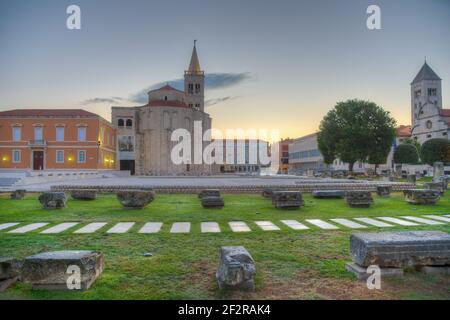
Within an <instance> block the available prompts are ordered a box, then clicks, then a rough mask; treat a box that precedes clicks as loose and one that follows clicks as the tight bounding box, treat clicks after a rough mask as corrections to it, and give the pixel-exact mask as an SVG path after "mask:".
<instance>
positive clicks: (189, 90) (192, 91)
mask: <svg viewBox="0 0 450 320" xmlns="http://www.w3.org/2000/svg"><path fill="white" fill-rule="evenodd" d="M188 93H189V94H193V93H194V84H193V83H189V84H188Z"/></svg>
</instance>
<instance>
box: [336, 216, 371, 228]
mask: <svg viewBox="0 0 450 320" xmlns="http://www.w3.org/2000/svg"><path fill="white" fill-rule="evenodd" d="M330 220H331V221H333V222H336V223H338V224H341V225H343V226H345V227H347V228H351V229H364V228H367V226H365V225H362V224H359V223H357V222H354V221H352V220H348V219H341V218H337V219H330Z"/></svg>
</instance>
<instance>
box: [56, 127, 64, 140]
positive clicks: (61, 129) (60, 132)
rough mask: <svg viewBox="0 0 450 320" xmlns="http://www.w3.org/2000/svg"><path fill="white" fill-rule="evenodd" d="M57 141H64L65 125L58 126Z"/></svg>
mask: <svg viewBox="0 0 450 320" xmlns="http://www.w3.org/2000/svg"><path fill="white" fill-rule="evenodd" d="M56 141H64V127H56Z"/></svg>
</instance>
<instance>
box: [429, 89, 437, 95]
mask: <svg viewBox="0 0 450 320" xmlns="http://www.w3.org/2000/svg"><path fill="white" fill-rule="evenodd" d="M428 95H429V96H430V97H435V96H437V90H436V88H430V89H428Z"/></svg>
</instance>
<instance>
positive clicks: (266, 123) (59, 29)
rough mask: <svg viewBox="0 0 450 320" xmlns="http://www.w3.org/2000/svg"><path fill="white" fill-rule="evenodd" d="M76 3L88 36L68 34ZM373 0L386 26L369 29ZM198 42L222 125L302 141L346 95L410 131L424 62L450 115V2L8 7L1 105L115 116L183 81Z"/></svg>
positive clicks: (307, 0) (200, 1)
mask: <svg viewBox="0 0 450 320" xmlns="http://www.w3.org/2000/svg"><path fill="white" fill-rule="evenodd" d="M70 4H77V5H79V6H80V7H81V12H82V30H78V31H71V30H68V29H67V28H66V18H67V14H66V12H65V11H66V7H67V6H68V5H70ZM369 4H378V5H379V6H380V7H381V11H382V28H383V29H382V30H376V31H369V30H368V29H367V28H366V18H367V14H366V8H367V6H368V5H369ZM193 39H198V43H197V47H198V53H199V58H200V63H201V66H202V68H203V69H204V70H205V72H207V73H216V74H218V75H216V80H217V79H219V84H218V85H216V86H214V87H213V88H212V89H211V87H210V88H209V90H207V92H206V95H207V97H206V98H207V99H208V100H213V101H215V102H217V101H221V100H222V99H223V100H224V101H223V102H220V103H216V104H214V105H212V106H209V107H207V109H206V110H207V112H209V113H210V114H211V116H212V117H213V126H214V127H217V128H222V129H224V128H234V127H242V128H249V127H253V128H269V129H270V128H279V129H280V130H281V134H282V136H291V137H297V136H300V135H302V134H307V133H310V132H312V131H314V130H316V129H317V128H318V125H319V122H320V120H321V118H322V117H323V116H324V114H325V113H326V112H327V111H328V110H329V109H330V108H332V107H333V105H334V104H335V102H336V101H341V100H345V99H349V98H361V99H369V100H373V101H375V102H377V103H379V104H380V105H382V106H383V107H385V108H386V109H388V110H389V111H391V112H392V114H393V115H394V116H395V118H397V120H398V122H399V123H401V124H407V123H408V122H409V119H410V113H409V108H410V93H409V84H410V82H411V81H412V79H413V77H414V76H415V74H416V73H417V72H418V71H419V69H420V67H421V66H422V64H423V60H424V57H425V56H427V59H428V63H429V65H430V66H431V67H432V68H433V69H434V71H436V73H437V74H438V75H439V76H440V77H441V78H442V79H443V98H444V107H447V108H450V41H449V39H450V1H449V0H385V1H382V0H378V1H376V0H372V1H367V0H347V1H346V0H323V1H320V0H303V1H302V0H292V1H288V0H280V1H262V0H227V1H215V0H183V1H182V0H179V1H161V0H159V1H137V0H128V1H125V0H123V1H118V0H108V1H106V0H82V1H75V0H71V1H66V0H40V1H35V0H27V1H25V0H0V44H1V45H0V110H6V109H13V108H38V107H45V108H56V107H65V108H74V107H76V108H79V107H82V108H84V109H86V110H90V111H94V112H97V113H99V114H101V115H102V116H104V117H105V118H107V119H109V117H110V106H111V105H112V104H113V105H132V104H133V103H132V102H128V101H125V100H118V99H119V98H120V99H130V98H133V97H136V94H138V93H140V92H142V90H143V89H145V88H148V87H151V86H154V85H155V84H157V83H161V82H166V81H170V80H174V79H179V78H180V77H182V75H183V71H184V69H185V68H186V67H187V65H188V63H189V58H190V54H191V50H192V41H193ZM217 77H218V78H217ZM223 77H231V79H232V81H231V82H226V84H228V86H225V87H223V86H221V84H222V83H223V81H222V80H221V79H222V78H223ZM228 79H229V78H228ZM211 81H212V80H211ZM221 81H222V82H221ZM113 98H115V100H114V99H113ZM93 101H105V102H97V103H87V102H93ZM108 101H111V102H108ZM134 104H136V103H134Z"/></svg>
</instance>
